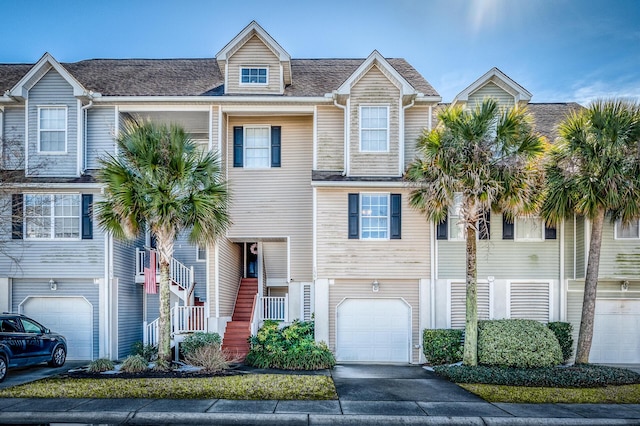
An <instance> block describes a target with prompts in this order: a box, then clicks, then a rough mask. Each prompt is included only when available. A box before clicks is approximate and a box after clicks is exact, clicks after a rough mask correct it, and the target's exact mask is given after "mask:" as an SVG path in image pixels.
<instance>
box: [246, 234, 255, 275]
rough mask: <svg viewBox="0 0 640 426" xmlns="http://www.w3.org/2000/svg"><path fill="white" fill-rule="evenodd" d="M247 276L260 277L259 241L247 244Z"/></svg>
mask: <svg viewBox="0 0 640 426" xmlns="http://www.w3.org/2000/svg"><path fill="white" fill-rule="evenodd" d="M244 258H245V277H246V278H258V243H246V244H245V257H244Z"/></svg>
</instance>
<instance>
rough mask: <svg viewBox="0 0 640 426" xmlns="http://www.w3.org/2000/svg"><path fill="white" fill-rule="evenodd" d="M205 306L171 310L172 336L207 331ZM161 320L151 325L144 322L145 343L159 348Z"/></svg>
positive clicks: (177, 306)
mask: <svg viewBox="0 0 640 426" xmlns="http://www.w3.org/2000/svg"><path fill="white" fill-rule="evenodd" d="M204 312H205V310H204V306H179V305H176V306H174V307H173V308H171V336H172V339H173V336H174V335H176V334H185V333H195V332H197V331H202V332H206V331H207V321H206V318H205V317H204ZM159 320H160V319H159V318H156V319H155V320H153V321H151V322H150V323H147V322H146V321H145V322H144V328H143V343H144V344H145V345H153V346H158V336H159V334H160V327H159Z"/></svg>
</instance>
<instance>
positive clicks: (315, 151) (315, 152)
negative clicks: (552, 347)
mask: <svg viewBox="0 0 640 426" xmlns="http://www.w3.org/2000/svg"><path fill="white" fill-rule="evenodd" d="M1 124H2V122H0V125H1ZM312 132H313V160H312V167H313V170H317V169H318V106H317V105H314V106H313V130H312ZM0 136H2V135H0Z"/></svg>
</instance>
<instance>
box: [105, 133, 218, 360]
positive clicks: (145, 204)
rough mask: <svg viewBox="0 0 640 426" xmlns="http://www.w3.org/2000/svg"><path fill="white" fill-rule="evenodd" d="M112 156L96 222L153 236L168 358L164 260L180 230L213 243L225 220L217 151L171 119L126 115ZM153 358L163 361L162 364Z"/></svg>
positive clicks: (126, 235) (127, 233) (161, 339)
mask: <svg viewBox="0 0 640 426" xmlns="http://www.w3.org/2000/svg"><path fill="white" fill-rule="evenodd" d="M117 144H118V154H117V155H115V156H112V155H109V156H107V158H106V159H103V160H102V162H101V163H102V166H103V168H102V169H101V170H100V172H99V180H100V181H101V182H102V183H103V184H104V185H105V192H104V201H101V202H99V203H97V205H96V208H97V213H98V218H99V222H100V225H101V226H102V227H103V228H104V229H105V230H107V231H110V232H111V233H113V236H114V237H115V238H117V239H123V240H131V239H134V238H136V237H138V236H139V235H140V234H141V233H142V232H144V231H145V229H148V230H149V231H150V233H151V234H152V235H153V236H154V237H155V239H156V244H157V251H158V254H159V260H160V318H159V329H160V332H159V336H158V359H159V360H162V361H165V362H166V363H167V364H165V365H159V367H160V368H162V367H166V366H167V365H168V362H169V361H170V360H171V348H170V345H171V342H170V339H171V323H170V302H169V297H170V290H169V262H170V260H171V257H172V256H173V244H174V241H175V239H176V237H177V236H178V234H179V233H181V232H183V231H188V232H189V234H188V235H189V240H190V241H191V242H193V243H198V244H203V245H204V244H208V243H212V242H214V240H215V239H216V237H217V236H219V235H221V234H222V233H223V232H224V231H225V230H226V228H227V226H228V224H229V217H228V214H227V204H228V193H227V186H226V182H225V181H224V180H223V175H222V171H221V167H220V163H219V160H218V157H217V155H215V154H212V153H210V152H206V153H205V152H202V151H201V150H199V149H198V148H197V147H196V145H195V143H194V142H193V141H192V140H191V139H190V137H189V136H188V134H187V133H186V132H185V131H184V129H182V128H181V127H179V126H177V125H170V126H166V125H161V124H157V123H153V122H151V121H143V122H137V121H135V120H129V121H127V122H126V123H125V126H124V130H123V131H122V132H121V134H120V136H119V137H118V141H117ZM162 361H161V362H160V364H162V363H163V362H162Z"/></svg>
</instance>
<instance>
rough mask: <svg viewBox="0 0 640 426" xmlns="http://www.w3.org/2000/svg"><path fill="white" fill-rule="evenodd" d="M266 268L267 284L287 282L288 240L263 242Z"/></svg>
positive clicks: (284, 283) (283, 283)
mask: <svg viewBox="0 0 640 426" xmlns="http://www.w3.org/2000/svg"><path fill="white" fill-rule="evenodd" d="M262 255H263V262H264V269H265V271H266V275H267V280H266V284H267V285H286V283H287V242H286V241H282V242H279V241H265V242H264V243H262Z"/></svg>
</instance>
